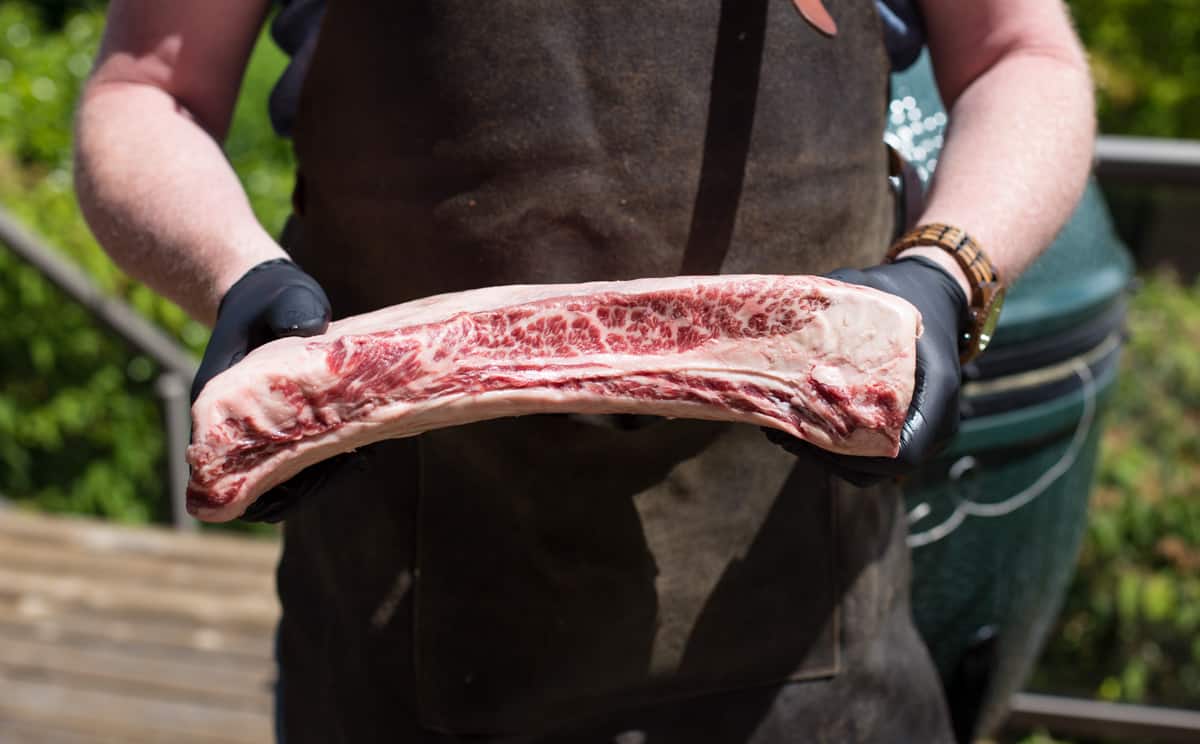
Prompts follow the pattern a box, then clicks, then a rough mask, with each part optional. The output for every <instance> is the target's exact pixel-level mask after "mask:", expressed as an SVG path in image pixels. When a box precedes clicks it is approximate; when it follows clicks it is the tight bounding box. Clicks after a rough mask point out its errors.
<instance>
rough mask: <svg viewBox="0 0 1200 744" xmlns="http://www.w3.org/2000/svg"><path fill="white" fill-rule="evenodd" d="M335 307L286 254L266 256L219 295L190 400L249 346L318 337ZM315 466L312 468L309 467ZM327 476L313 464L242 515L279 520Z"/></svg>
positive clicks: (318, 285)
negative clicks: (219, 303)
mask: <svg viewBox="0 0 1200 744" xmlns="http://www.w3.org/2000/svg"><path fill="white" fill-rule="evenodd" d="M331 316H332V311H331V310H330V307H329V298H327V297H326V296H325V290H323V289H321V285H320V284H317V281H316V280H315V279H313V278H312V277H311V276H309V275H308V274H306V273H304V271H303V270H301V269H300V267H299V266H297V265H296V264H294V263H292V262H291V261H289V260H287V259H286V258H277V259H273V260H270V261H264V262H262V263H260V264H258V265H257V266H255V267H254V268H252V269H250V270H249V271H247V272H246V273H245V274H243V275H242V277H241V278H240V279H238V280H237V281H236V282H234V284H233V286H232V287H230V288H229V291H227V292H226V293H225V296H224V297H223V298H222V299H221V305H220V307H219V308H218V310H217V322H216V325H215V326H214V327H213V332H212V337H211V338H210V339H209V342H208V347H207V348H205V350H204V358H203V359H202V360H201V361H200V369H199V370H198V371H197V372H196V378H195V379H194V380H192V402H193V403H194V402H195V401H196V397H197V396H198V395H200V391H201V390H202V389H204V386H205V384H207V383H208V381H209V380H211V379H212V378H213V377H216V376H217V375H218V374H220V373H221V372H224V371H225V370H226V369H229V368H230V367H232V366H233V365H235V364H237V363H238V362H239V361H241V360H242V358H243V357H245V356H246V354H248V353H250V351H251V350H253V349H255V348H257V347H259V346H262V345H263V344H265V343H267V342H268V341H274V340H275V339H277V338H283V337H285V336H316V335H318V334H321V333H324V332H325V329H326V328H328V327H329V320H330V318H331ZM310 471H311V472H310ZM323 477H324V473H323V469H321V468H309V469H307V470H305V471H303V472H301V473H300V474H299V475H297V476H296V477H294V478H292V480H290V481H288V482H287V483H284V484H281V485H279V486H276V487H275V488H273V489H271V491H269V492H267V493H265V494H263V495H262V496H261V497H259V499H258V500H257V501H255V502H254V504H252V505H251V506H250V508H249V509H248V510H247V511H246V514H245V515H244V516H243V517H242V518H243V519H245V520H248V521H265V522H277V521H279V520H280V519H281V518H282V517H283V512H284V510H285V509H286V507H287V506H289V505H290V504H292V503H294V502H295V501H296V500H297V499H299V498H300V497H302V496H303V495H304V494H307V493H309V492H310V491H311V490H312V489H313V488H315V487H316V485H318V484H319V481H320V480H322V479H323Z"/></svg>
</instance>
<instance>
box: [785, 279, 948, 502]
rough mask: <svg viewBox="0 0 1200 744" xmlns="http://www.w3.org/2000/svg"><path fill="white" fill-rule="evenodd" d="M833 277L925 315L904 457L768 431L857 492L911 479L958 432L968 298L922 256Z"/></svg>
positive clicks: (904, 436) (902, 443)
mask: <svg viewBox="0 0 1200 744" xmlns="http://www.w3.org/2000/svg"><path fill="white" fill-rule="evenodd" d="M828 276H829V278H831V279H838V280H840V281H843V282H848V283H850V284H861V285H864V286H867V287H873V288H874V289H880V290H883V291H884V292H890V293H891V294H894V295H896V296H898V297H903V298H904V299H906V300H908V301H909V302H911V303H912V304H913V305H914V306H915V307H916V308H917V310H919V311H921V321H922V324H923V325H924V328H925V330H924V333H923V334H922V335H921V337H920V338H919V339H917V371H916V384H915V385H914V387H913V397H912V404H911V405H910V406H909V407H908V417H907V418H906V419H905V421H904V429H903V431H902V432H901V434H900V453H899V454H898V455H897V456H896V457H894V458H892V457H853V456H851V455H839V454H834V453H832V452H828V451H826V450H822V449H820V448H818V447H816V446H813V445H811V444H808V443H807V442H804V441H802V440H800V439H796V438H795V437H792V436H790V435H788V434H785V433H784V432H782V431H779V430H778V429H764V431H766V433H767V438H769V439H770V440H771V441H772V442H775V443H776V444H778V445H780V446H781V447H783V448H784V449H786V450H788V451H789V452H792V453H794V454H799V453H800V452H801V451H804V452H809V453H813V454H816V455H817V456H818V457H819V458H820V459H821V460H823V461H825V462H826V463H828V464H829V466H830V468H831V470H832V471H833V473H834V474H835V475H837V476H839V477H841V478H843V479H845V480H847V481H850V482H851V483H853V484H854V485H856V486H867V485H871V484H872V483H877V482H879V481H881V480H883V479H885V478H895V477H898V476H902V475H906V474H908V473H910V472H912V471H913V470H915V469H916V468H917V467H918V466H919V465H921V464H922V463H924V462H925V461H927V460H929V459H930V458H931V457H933V456H934V455H936V454H937V453H938V451H940V450H941V448H942V447H944V446H945V445H946V443H947V442H949V441H950V439H951V438H952V437H953V436H954V435H955V434H956V433H957V432H958V393H959V388H960V387H961V385H962V372H961V370H960V368H959V363H958V356H959V339H960V338H961V337H962V328H963V326H964V324H965V323H966V322H967V317H968V316H967V298H966V296H965V295H964V293H963V291H962V287H961V286H959V284H958V282H957V281H956V280H955V279H954V277H952V276H951V275H950V273H949V272H947V271H946V270H945V269H943V268H942V267H940V266H938V264H937V263H935V262H934V261H931V260H929V259H927V258H924V257H921V256H913V257H910V258H904V259H901V260H899V261H896V262H895V263H890V264H881V265H879V266H873V267H871V268H869V269H864V270H861V271H859V270H857V269H838V270H837V271H834V272H833V273H831V274H829V275H828Z"/></svg>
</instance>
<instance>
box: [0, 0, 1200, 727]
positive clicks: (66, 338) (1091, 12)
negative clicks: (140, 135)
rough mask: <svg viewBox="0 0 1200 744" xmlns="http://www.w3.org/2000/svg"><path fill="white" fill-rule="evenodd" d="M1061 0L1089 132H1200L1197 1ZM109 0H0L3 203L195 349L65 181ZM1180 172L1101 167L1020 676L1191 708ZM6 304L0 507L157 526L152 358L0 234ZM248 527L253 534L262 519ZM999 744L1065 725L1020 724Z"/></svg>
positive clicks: (1191, 233)
mask: <svg viewBox="0 0 1200 744" xmlns="http://www.w3.org/2000/svg"><path fill="white" fill-rule="evenodd" d="M1069 4H1070V6H1071V9H1072V10H1073V12H1074V15H1075V18H1076V22H1077V24H1078V28H1079V32H1080V34H1081V35H1082V37H1083V40H1084V42H1085V44H1086V45H1087V47H1088V50H1089V52H1090V54H1091V61H1092V66H1093V71H1094V75H1095V80H1096V85H1097V88H1098V93H1099V116H1100V126H1101V131H1102V132H1103V133H1105V134H1119V135H1141V136H1151V137H1162V138H1176V139H1183V140H1186V139H1192V140H1200V0H1071V2H1070V3H1069ZM103 6H104V3H103V2H99V1H98V0H45V1H43V2H33V1H32V0H0V207H3V209H4V210H6V211H7V212H8V213H9V214H10V215H12V216H13V217H15V218H16V220H17V221H18V222H19V223H20V225H21V226H22V229H23V230H25V231H27V232H28V233H30V234H32V236H34V238H35V239H36V240H37V242H39V243H40V244H44V245H45V246H48V247H49V248H50V249H52V251H53V252H54V253H55V255H56V256H58V257H60V258H66V259H68V260H69V261H70V262H71V264H72V265H73V266H75V267H78V268H79V269H81V270H82V271H83V272H84V274H85V275H86V276H87V277H88V278H90V281H91V282H92V283H93V284H94V285H95V287H98V288H99V290H100V292H101V293H102V294H101V295H100V296H99V297H94V298H93V301H94V302H93V304H99V305H102V304H103V302H102V298H103V297H115V298H120V299H122V300H124V301H125V302H126V303H128V305H129V306H131V307H132V308H133V309H134V310H135V311H136V314H137V315H138V316H140V317H141V318H142V319H144V320H146V321H148V322H149V323H150V324H152V326H153V327H156V328H158V329H161V330H162V331H164V332H165V333H166V334H167V335H169V336H170V337H171V338H173V339H174V340H175V341H176V342H177V343H178V344H180V345H182V347H184V348H185V349H188V350H190V351H191V352H193V353H195V354H197V355H198V354H199V352H200V351H201V350H202V349H203V347H204V343H205V341H206V338H207V331H206V329H205V328H204V327H202V326H200V325H198V324H196V323H194V322H192V321H190V320H188V318H187V317H186V316H185V315H184V314H183V313H182V311H180V310H179V309H178V308H177V307H175V306H174V305H172V304H170V303H168V302H167V301H165V300H163V299H161V298H159V297H158V296H156V295H155V294H153V293H152V292H151V291H149V290H148V289H146V288H145V287H143V286H141V285H139V284H137V283H136V282H133V281H131V280H130V279H128V278H127V277H125V276H123V275H122V274H121V273H120V272H119V271H118V270H117V269H115V268H114V267H113V266H112V264H111V263H110V262H109V261H108V259H107V258H106V257H105V256H104V254H103V253H102V251H101V250H100V249H99V248H98V247H97V245H96V243H95V242H94V240H93V239H92V237H91V235H90V233H89V232H88V229H87V227H86V226H85V224H84V222H83V220H82V218H81V216H80V214H79V210H78V208H77V206H76V203H75V199H74V196H73V192H72V186H71V117H72V110H73V106H74V101H75V98H76V95H77V94H78V92H79V89H80V86H81V83H82V81H83V80H84V78H85V76H86V75H87V73H88V71H89V68H90V64H91V61H92V58H93V55H94V53H95V50H96V46H97V43H98V40H99V38H100V34H101V30H102V26H103ZM284 61H285V60H284V58H283V57H282V55H281V54H280V52H279V51H278V49H277V48H276V47H275V46H274V45H273V44H272V43H271V42H270V40H269V39H266V40H264V41H263V42H262V43H260V44H259V46H258V48H257V50H256V52H255V55H254V57H253V60H252V62H251V65H250V68H249V72H248V74H247V77H246V80H245V83H244V87H243V93H242V99H241V102H240V103H239V107H238V110H237V113H236V116H235V123H234V127H233V130H232V133H231V134H230V137H229V140H228V143H227V145H226V152H227V153H228V156H229V158H230V160H231V161H232V163H233V165H234V167H235V168H236V169H237V171H238V173H239V174H240V176H241V178H242V181H243V183H244V184H245V187H246V190H247V191H248V193H249V195H250V198H251V201H252V202H253V205H254V208H255V210H256V212H257V213H258V215H259V217H260V218H261V220H262V222H263V223H264V224H265V225H266V226H267V228H268V229H269V230H271V231H274V232H278V230H279V229H280V228H281V227H282V225H283V221H284V218H285V217H286V215H287V212H288V209H289V202H290V190H291V166H292V155H291V151H290V146H289V145H288V143H286V142H284V141H281V140H280V139H278V138H277V137H276V136H275V134H274V133H273V131H272V130H271V128H270V126H269V123H268V121H267V118H266V111H265V101H266V97H267V94H268V92H269V90H270V88H271V86H272V85H273V84H274V82H275V80H276V78H277V76H278V74H279V72H280V71H281V69H282V67H283V64H284ZM1193 167H1195V166H1194V165H1193ZM1168 170H1169V168H1168ZM1192 173H1193V175H1192V176H1191V178H1190V181H1189V178H1187V177H1182V178H1181V177H1178V175H1177V174H1176V175H1175V176H1163V177H1158V178H1156V177H1154V174H1153V173H1151V174H1150V176H1145V175H1144V174H1143V175H1142V176H1139V177H1138V178H1136V179H1130V178H1129V177H1118V176H1119V174H1114V175H1113V177H1111V178H1110V177H1108V176H1106V175H1105V173H1104V172H1103V171H1102V172H1101V179H1100V184H1101V187H1102V189H1103V191H1104V195H1105V197H1106V199H1107V201H1108V203H1109V207H1110V209H1111V211H1112V214H1113V217H1114V220H1115V224H1116V227H1117V230H1118V232H1119V234H1120V236H1121V237H1122V239H1123V240H1124V241H1125V243H1126V244H1127V245H1128V246H1129V248H1130V250H1131V251H1132V252H1133V254H1134V257H1135V259H1136V261H1137V266H1138V277H1139V288H1138V290H1137V291H1136V293H1135V294H1134V295H1133V297H1132V302H1131V308H1130V315H1129V318H1128V334H1129V335H1128V345H1127V347H1126V352H1125V355H1124V358H1123V361H1122V369H1121V376H1120V378H1119V381H1118V383H1117V386H1116V392H1115V395H1114V397H1113V399H1112V401H1111V405H1110V409H1109V414H1108V426H1107V428H1106V430H1105V434H1104V438H1103V441H1102V444H1101V447H1102V449H1101V455H1100V459H1099V467H1098V473H1097V476H1096V481H1095V487H1094V490H1093V493H1092V500H1091V509H1090V514H1089V517H1088V525H1087V529H1086V535H1085V537H1084V542H1083V548H1082V552H1081V554H1080V558H1079V562H1078V568H1077V571H1076V574H1075V577H1074V580H1073V582H1072V583H1071V586H1070V589H1069V590H1068V595H1067V597H1066V600H1065V604H1064V608H1063V611H1062V613H1061V617H1060V619H1059V620H1058V622H1057V624H1056V626H1055V628H1054V629H1053V631H1052V632H1051V635H1050V639H1049V641H1048V644H1047V646H1046V648H1045V651H1044V653H1043V654H1042V656H1041V659H1040V661H1039V662H1038V664H1037V667H1036V671H1035V672H1034V675H1033V678H1032V680H1031V682H1030V684H1029V689H1031V690H1034V691H1039V692H1051V693H1055V694H1059V695H1067V696H1072V697H1077V698H1090V699H1098V700H1104V701H1115V702H1128V703H1145V704H1151V705H1156V706H1172V707H1175V708H1185V709H1196V710H1200V498H1197V495H1198V494H1200V281H1198V280H1197V272H1198V271H1200V238H1198V237H1197V233H1198V232H1200V178H1197V177H1196V176H1195V175H1194V174H1195V171H1194V170H1193V171H1192ZM214 219H220V216H219V215H214ZM0 318H3V320H2V322H0V508H3V507H5V506H7V507H10V511H14V510H16V511H20V512H25V511H33V512H40V513H55V514H73V515H87V516H90V517H98V518H102V519H104V520H106V521H108V522H109V523H119V524H130V525H144V524H160V525H169V524H170V523H171V522H172V519H173V514H172V502H171V498H170V494H169V483H170V471H169V467H168V464H167V463H168V458H167V451H168V448H169V442H168V438H167V436H166V435H165V431H166V427H164V421H167V422H168V425H170V424H169V421H170V415H169V411H167V410H166V408H165V407H164V405H165V404H164V401H169V400H171V394H172V392H171V391H164V389H163V383H162V379H161V373H162V372H163V371H164V364H163V359H162V358H161V357H159V356H156V355H154V354H152V353H147V352H146V351H144V350H140V349H138V348H135V347H134V346H132V345H131V344H130V343H128V342H127V341H126V340H124V339H122V338H121V336H119V335H117V334H115V333H113V332H112V331H111V329H110V328H109V327H108V326H107V325H106V324H104V323H101V322H99V321H97V320H96V319H95V317H94V314H93V313H91V312H89V311H88V310H87V309H86V308H85V307H84V305H81V304H79V303H78V302H75V301H73V300H72V299H71V298H70V297H68V296H67V295H66V294H64V293H63V292H62V291H61V290H60V289H59V288H58V287H56V285H55V283H53V282H51V281H50V280H48V279H47V278H46V276H45V272H44V271H39V270H38V269H37V268H35V267H34V266H33V265H31V264H30V262H29V261H28V260H27V258H19V257H18V255H17V253H15V252H12V251H10V250H9V249H8V248H6V247H3V246H0ZM39 524H40V523H39ZM23 529H24V528H23ZM30 529H33V528H30ZM241 529H243V530H245V529H246V528H241ZM258 533H259V534H257V535H254V536H249V537H257V538H262V540H261V541H263V542H266V541H269V540H270V538H271V537H272V535H273V532H272V531H271V530H269V529H260V530H258ZM104 534H117V535H126V534H131V533H126V532H121V531H117V532H113V533H104ZM154 534H157V533H154ZM244 537H245V536H244ZM188 539H192V538H190V537H189V538H188ZM197 539H199V538H197ZM220 539H221V540H227V539H231V538H227V537H222V538H220ZM220 544H221V545H227V544H228V543H224V542H222V543H220ZM11 560H17V559H16V558H13V559H11ZM264 560H265V559H264ZM11 565H13V564H12V563H11V561H10V559H9V558H5V557H4V556H3V554H2V552H0V631H3V628H4V627H5V626H4V623H5V622H10V624H14V625H15V624H16V623H17V620H11V618H10V619H9V620H8V621H6V620H5V618H6V617H7V616H6V615H5V614H4V611H3V608H4V607H6V605H4V604H3V602H4V601H10V604H12V606H13V607H16V608H17V609H18V610H19V609H20V608H19V606H18V605H19V602H17V599H14V597H17V596H18V594H19V592H18V590H17V589H14V588H12V586H9V585H6V584H5V583H4V576H5V573H4V571H5V567H6V566H8V567H11ZM263 565H267V564H266V563H264V564H263ZM255 586H258V585H257V584H256V585H255ZM263 586H268V585H265V584H264V585H263ZM267 590H268V591H269V586H268V589H267ZM13 613H15V614H13V617H16V616H18V615H19V614H20V613H19V612H17V611H16V610H14V611H13ZM35 614H36V613H35ZM18 619H19V618H18ZM264 633H265V631H264ZM256 637H257V636H256ZM264 637H265V636H264ZM22 648H25V652H26V653H27V654H29V653H32V652H31V651H29V649H28V648H27V647H22ZM6 652H7V653H9V654H15V653H16V652H15V651H13V647H10V646H5V645H3V643H0V672H2V671H3V670H4V666H5V664H6V663H15V662H12V660H11V658H10V659H7V660H6V658H5V657H6ZM27 666H28V664H27ZM5 680H6V677H5V676H4V675H3V674H0V698H3V697H4V695H5V691H4V685H5ZM31 694H32V693H31ZM4 710H5V709H4V707H3V703H2V702H0V741H9V740H12V741H24V740H26V739H22V738H19V737H18V734H10V736H11V739H10V738H5V736H6V729H5V728H4V726H3V716H4V715H5V713H4ZM28 730H32V729H28ZM11 731H27V729H22V728H20V727H14V728H12V729H11ZM1022 737H1024V738H1023V739H1022ZM27 738H28V740H29V741H34V740H41V739H35V738H33V734H28V737H27ZM44 740H46V741H50V740H59V739H44ZM61 740H62V741H75V740H76V739H70V738H67V735H66V734H64V735H63V738H62V739H61ZM78 740H80V741H83V740H85V739H78ZM87 740H89V741H90V740H91V739H87ZM180 740H181V739H180ZM189 740H190V739H189ZM196 740H197V741H199V740H205V741H209V740H212V741H216V740H218V739H204V738H203V737H202V736H198V738H197V739H196ZM1012 740H1013V741H1018V740H1024V741H1027V742H1038V743H1039V744H1045V743H1048V742H1052V741H1068V740H1067V739H1062V738H1051V737H1050V736H1049V735H1048V734H1045V733H1035V734H1029V733H1028V732H1026V733H1023V734H1020V736H1018V737H1016V738H1014V739H1012ZM1070 741H1083V740H1080V739H1070Z"/></svg>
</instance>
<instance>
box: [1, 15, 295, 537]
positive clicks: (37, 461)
mask: <svg viewBox="0 0 1200 744" xmlns="http://www.w3.org/2000/svg"><path fill="white" fill-rule="evenodd" d="M60 5H62V6H63V7H64V8H65V7H66V5H68V4H67V3H63V4H60ZM70 5H80V6H86V5H91V4H90V3H71V4H70ZM42 10H44V8H42V9H39V8H38V7H37V6H34V5H33V4H31V3H26V2H0V203H2V204H3V205H4V206H5V208H6V209H8V210H10V211H11V212H12V213H13V214H14V215H15V216H17V217H18V218H19V219H20V220H21V221H22V222H23V223H24V224H25V225H26V226H28V227H29V228H30V229H32V230H33V231H34V232H35V233H38V234H40V235H42V236H43V237H44V238H46V240H47V242H49V243H50V244H51V245H53V246H55V247H56V248H58V249H60V250H61V251H62V252H63V253H65V254H66V255H68V256H69V257H70V258H71V259H72V260H74V261H75V262H76V263H78V264H79V265H80V266H81V267H82V268H83V269H84V270H85V271H87V273H88V274H89V275H90V276H91V277H92V279H93V281H95V282H96V283H97V284H98V285H99V286H100V287H101V289H103V290H104V291H106V292H109V293H111V294H113V295H116V296H119V297H121V298H123V299H125V300H126V301H127V302H129V303H130V304H132V305H133V306H134V307H135V308H136V309H137V310H138V311H140V312H141V313H142V314H143V315H145V316H146V317H147V318H148V319H150V320H151V321H153V322H155V323H156V324H158V325H159V326H161V327H163V328H164V329H166V330H167V331H168V332H169V333H171V334H172V335H174V336H175V337H176V338H177V339H179V340H180V341H181V343H183V344H184V345H185V346H187V347H188V348H190V349H192V350H193V351H195V352H197V353H199V351H200V350H202V349H203V347H204V344H205V342H206V341H207V338H208V332H207V330H206V329H205V328H204V327H203V326H201V325H199V324H197V323H195V322H193V321H191V320H190V319H188V317H187V316H186V315H185V314H184V313H183V311H182V310H180V309H179V308H178V307H177V306H176V305H174V304H173V303H171V302H169V301H167V300H165V299H163V298H161V297H159V296H158V295H156V294H155V293H153V292H152V291H150V290H149V289H147V288H146V287H145V286H144V285H142V284H140V283H138V282H135V281H133V280H131V279H129V278H128V277H127V276H126V275H124V274H123V273H122V272H121V271H120V270H118V269H117V268H116V267H115V266H114V265H113V264H112V262H111V261H110V260H109V259H108V257H107V256H106V255H105V254H104V252H103V251H102V250H101V249H100V248H99V246H98V245H97V244H96V242H95V240H94V239H93V238H92V236H91V233H90V232H89V230H88V228H87V225H86V224H85V223H84V221H83V219H82V216H81V215H80V213H79V209H78V206H77V205H76V203H75V197H74V193H73V191H72V188H71V180H72V179H71V116H72V113H73V106H74V101H75V100H76V98H77V96H78V93H79V89H80V85H81V84H82V81H83V80H84V78H85V77H86V75H87V73H88V71H89V69H90V66H91V61H92V59H93V57H94V55H95V50H96V47H97V45H98V43H99V39H100V33H101V30H102V28H103V15H102V14H101V12H100V11H98V10H95V9H92V10H87V9H85V10H82V11H78V12H74V13H71V14H69V15H66V16H65V17H64V18H62V19H61V20H62V25H61V28H58V29H52V28H50V27H48V26H47V25H46V22H47V20H46V19H47V18H49V19H50V20H53V19H54V18H55V13H45V14H44V13H43V12H41V11H42ZM283 63H284V59H283V57H282V55H281V54H280V53H279V52H278V50H276V49H275V47H274V46H273V45H272V44H270V43H269V42H268V43H262V44H259V47H258V49H257V50H256V53H255V55H254V58H253V59H252V61H251V64H250V68H249V70H248V72H247V75H246V80H245V83H244V95H243V97H242V100H241V101H240V103H239V106H238V109H237V111H236V113H235V116H234V126H233V129H232V131H231V133H230V137H229V141H228V143H227V148H226V149H227V152H228V153H229V156H230V159H231V162H232V163H233V164H234V166H235V167H236V168H237V170H238V172H239V173H240V174H241V176H242V178H243V181H244V183H245V185H246V188H247V191H248V193H249V194H250V197H251V203H252V205H253V206H254V208H255V211H256V213H257V214H258V215H259V218H260V219H261V220H262V221H263V223H264V224H265V225H268V226H269V227H274V228H276V229H278V228H279V227H281V226H282V224H283V219H284V217H285V216H286V214H287V210H288V202H289V194H290V178H291V176H290V173H291V150H290V147H289V146H288V145H287V143H285V142H282V141H280V140H279V138H277V137H275V136H274V134H273V133H272V132H271V131H270V128H269V127H268V126H267V125H266V117H265V112H264V108H263V103H262V102H263V101H265V99H266V96H267V92H268V91H269V89H270V86H271V85H273V83H274V80H275V79H276V78H277V76H278V74H279V71H280V70H281V69H282V66H283ZM0 307H2V308H4V309H5V310H6V311H7V314H6V315H5V317H6V318H7V319H8V320H7V321H6V322H5V323H4V324H3V326H2V327H0V370H2V373H3V376H2V377H0V495H3V496H4V497H6V498H9V499H13V500H16V501H19V502H23V503H28V504H32V505H36V506H37V507H38V508H42V509H47V510H53V511H69V512H76V513H83V514H94V515H99V516H105V517H109V518H112V519H117V520H122V521H146V520H148V519H164V518H165V517H166V516H167V497H166V492H165V466H164V462H163V450H164V445H163V441H162V425H161V423H160V421H161V418H160V417H161V412H160V411H159V409H158V404H157V399H156V397H155V395H154V393H153V388H152V385H153V379H154V377H155V376H156V374H157V370H156V369H155V368H154V364H153V363H152V362H151V361H150V360H149V359H147V358H145V357H144V356H141V355H139V354H138V353H136V351H135V350H132V349H129V348H126V347H125V346H124V345H123V344H122V343H121V342H120V341H119V340H118V339H116V338H114V337H112V336H111V335H110V334H108V333H106V332H105V331H104V330H103V329H101V328H99V327H98V326H97V325H96V324H95V322H94V321H93V320H92V319H91V318H90V316H88V315H87V313H86V312H84V311H83V310H82V309H81V308H80V307H78V306H76V305H74V304H73V303H70V302H68V301H67V300H66V298H65V297H64V296H63V295H62V294H61V293H60V292H59V291H58V290H57V289H56V288H55V287H54V286H53V285H51V284H50V283H49V282H48V281H46V280H45V279H44V278H42V277H41V275H40V274H38V273H37V271H35V270H34V269H32V268H30V267H28V266H24V265H23V264H21V262H19V261H18V260H17V259H16V258H15V256H13V255H12V254H10V253H8V252H7V251H5V250H3V249H0Z"/></svg>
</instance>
